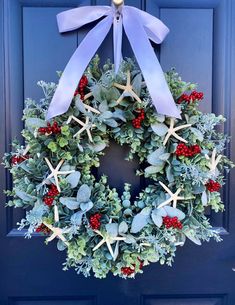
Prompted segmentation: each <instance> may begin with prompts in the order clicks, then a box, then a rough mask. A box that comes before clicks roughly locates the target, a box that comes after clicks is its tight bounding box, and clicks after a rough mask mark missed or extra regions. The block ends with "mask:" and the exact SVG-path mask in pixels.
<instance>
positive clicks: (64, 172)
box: [57, 170, 75, 175]
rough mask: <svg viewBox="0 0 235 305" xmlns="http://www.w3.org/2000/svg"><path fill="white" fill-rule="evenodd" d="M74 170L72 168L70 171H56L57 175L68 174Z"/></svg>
mask: <svg viewBox="0 0 235 305" xmlns="http://www.w3.org/2000/svg"><path fill="white" fill-rule="evenodd" d="M74 172H75V170H72V171H63V172H57V175H69V174H72V173H74Z"/></svg>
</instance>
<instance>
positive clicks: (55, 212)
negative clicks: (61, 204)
mask: <svg viewBox="0 0 235 305" xmlns="http://www.w3.org/2000/svg"><path fill="white" fill-rule="evenodd" d="M54 221H55V222H58V221H59V209H58V206H57V205H55V206H54Z"/></svg>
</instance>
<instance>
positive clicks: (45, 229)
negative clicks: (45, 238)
mask: <svg viewBox="0 0 235 305" xmlns="http://www.w3.org/2000/svg"><path fill="white" fill-rule="evenodd" d="M35 231H36V232H37V233H44V234H49V233H50V229H49V228H48V227H46V226H45V225H44V224H43V223H42V224H41V225H40V226H39V227H37V228H36V230H35Z"/></svg>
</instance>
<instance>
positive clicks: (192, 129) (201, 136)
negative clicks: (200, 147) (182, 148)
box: [190, 127, 204, 142]
mask: <svg viewBox="0 0 235 305" xmlns="http://www.w3.org/2000/svg"><path fill="white" fill-rule="evenodd" d="M190 130H191V131H192V133H193V134H194V135H195V136H196V138H197V139H198V140H199V141H200V142H202V141H203V140H204V136H203V133H202V132H201V131H200V130H198V129H197V128H194V127H191V128H190Z"/></svg>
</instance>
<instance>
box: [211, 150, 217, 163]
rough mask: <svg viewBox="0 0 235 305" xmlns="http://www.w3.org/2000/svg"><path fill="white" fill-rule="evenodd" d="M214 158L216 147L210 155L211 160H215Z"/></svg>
mask: <svg viewBox="0 0 235 305" xmlns="http://www.w3.org/2000/svg"><path fill="white" fill-rule="evenodd" d="M215 158H216V149H215V148H214V149H213V151H212V156H211V160H212V162H215Z"/></svg>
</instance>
